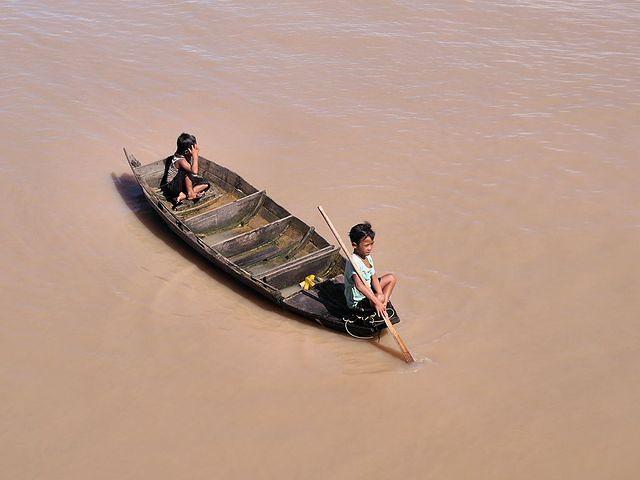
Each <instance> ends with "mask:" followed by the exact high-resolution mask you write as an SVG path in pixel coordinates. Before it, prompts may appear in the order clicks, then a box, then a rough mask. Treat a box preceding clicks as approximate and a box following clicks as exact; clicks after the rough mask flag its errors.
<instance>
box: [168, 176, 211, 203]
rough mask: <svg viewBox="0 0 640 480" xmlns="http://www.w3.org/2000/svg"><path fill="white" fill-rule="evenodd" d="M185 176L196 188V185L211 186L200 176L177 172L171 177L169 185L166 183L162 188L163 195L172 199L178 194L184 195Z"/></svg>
mask: <svg viewBox="0 0 640 480" xmlns="http://www.w3.org/2000/svg"><path fill="white" fill-rule="evenodd" d="M187 175H189V178H191V182H192V183H193V186H194V187H195V186H197V185H205V184H206V185H211V184H210V183H209V182H207V181H206V180H205V179H204V178H203V177H201V176H200V175H194V174H193V173H188V172H186V171H185V170H182V169H180V170H178V174H177V175H176V176H175V177H173V180H171V181H170V182H169V183H167V184H166V185H165V186H164V188H163V191H164V194H165V195H166V196H167V197H168V198H170V199H172V198H176V197H177V196H178V195H180V192H185V193H186V188H185V186H184V179H185V178H186V177H187Z"/></svg>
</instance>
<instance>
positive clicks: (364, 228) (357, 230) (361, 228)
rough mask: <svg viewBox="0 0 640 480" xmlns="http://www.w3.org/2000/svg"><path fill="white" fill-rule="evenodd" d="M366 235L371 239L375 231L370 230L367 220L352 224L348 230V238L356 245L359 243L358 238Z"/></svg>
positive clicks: (360, 238) (374, 236) (374, 235)
mask: <svg viewBox="0 0 640 480" xmlns="http://www.w3.org/2000/svg"><path fill="white" fill-rule="evenodd" d="M367 237H371V240H373V239H374V238H376V232H374V231H373V230H371V224H370V223H369V222H367V221H365V222H364V223H359V224H357V225H354V226H353V227H351V230H349V239H350V240H351V242H352V243H355V244H356V245H358V244H359V243H360V240H362V239H363V238H367Z"/></svg>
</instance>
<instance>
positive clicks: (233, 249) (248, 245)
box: [212, 215, 294, 258]
mask: <svg viewBox="0 0 640 480" xmlns="http://www.w3.org/2000/svg"><path fill="white" fill-rule="evenodd" d="M293 218H294V217H293V216H292V215H289V216H287V217H285V218H281V219H280V220H276V221H275V222H272V223H269V224H267V225H263V226H262V227H259V228H256V229H255V230H252V231H250V232H246V233H241V234H239V235H236V236H235V237H232V238H229V239H228V240H224V241H222V242H219V243H216V244H215V245H212V247H213V248H215V249H216V250H217V251H218V252H220V253H221V254H222V255H224V256H225V257H227V258H228V257H233V256H234V255H238V254H240V253H242V252H246V251H249V250H252V249H254V248H256V247H259V246H260V245H264V244H265V243H269V242H270V241H272V240H273V239H274V238H276V237H277V236H278V235H280V234H281V233H282V232H283V231H284V230H285V229H286V228H287V227H288V226H289V224H290V223H291V219H293Z"/></svg>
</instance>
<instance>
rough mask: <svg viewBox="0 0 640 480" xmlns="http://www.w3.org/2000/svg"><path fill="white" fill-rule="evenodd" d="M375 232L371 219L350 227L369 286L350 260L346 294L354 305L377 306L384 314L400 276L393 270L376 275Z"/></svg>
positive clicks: (357, 307)
mask: <svg viewBox="0 0 640 480" xmlns="http://www.w3.org/2000/svg"><path fill="white" fill-rule="evenodd" d="M375 236H376V233H375V232H374V231H373V230H372V229H371V224H370V223H368V222H365V223H359V224H357V225H354V226H353V227H352V228H351V230H350V231H349V239H350V240H351V245H352V246H353V255H351V260H352V262H353V263H354V265H355V266H356V268H358V269H359V270H360V273H362V274H363V276H364V278H365V280H366V282H367V284H368V287H369V288H367V287H366V286H365V284H364V283H363V282H362V280H361V279H360V276H359V275H358V274H357V273H356V272H355V270H354V269H353V265H352V264H351V262H350V261H349V260H347V263H346V266H345V272H344V295H345V298H346V301H347V306H348V307H349V308H350V309H352V310H371V308H374V309H375V311H376V312H377V313H378V315H380V317H382V316H383V312H385V311H386V308H387V303H388V302H389V297H391V293H392V292H393V289H394V288H395V286H396V284H397V283H398V279H397V278H396V276H395V275H394V274H392V273H387V274H385V275H382V276H381V277H380V278H378V277H377V276H376V275H375V273H376V270H375V266H374V263H373V257H372V256H371V251H372V250H373V245H374V240H375Z"/></svg>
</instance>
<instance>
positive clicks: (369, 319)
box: [342, 308, 396, 340]
mask: <svg viewBox="0 0 640 480" xmlns="http://www.w3.org/2000/svg"><path fill="white" fill-rule="evenodd" d="M395 314H396V312H395V311H394V310H393V308H387V315H388V316H389V318H391V317H393V316H394V315H395ZM376 316H377V313H374V314H373V315H369V316H368V317H359V319H360V320H362V321H363V323H364V322H369V323H371V324H373V325H375V324H376V323H381V322H384V320H376V319H375V318H376ZM342 321H343V322H344V329H345V330H346V331H347V333H348V334H349V335H351V336H352V337H353V338H357V339H358V340H371V339H373V338H376V335H372V336H370V337H361V336H360V335H356V334H355V333H351V332H350V331H349V324H350V323H355V320H351V319H350V318H344V317H342ZM377 336H378V338H380V332H378V335H377Z"/></svg>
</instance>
